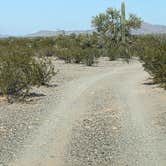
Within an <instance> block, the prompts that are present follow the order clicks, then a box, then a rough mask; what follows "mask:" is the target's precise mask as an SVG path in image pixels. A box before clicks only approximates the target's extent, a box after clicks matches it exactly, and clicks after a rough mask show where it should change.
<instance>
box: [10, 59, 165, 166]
mask: <svg viewBox="0 0 166 166" xmlns="http://www.w3.org/2000/svg"><path fill="white" fill-rule="evenodd" d="M103 73H104V74H103ZM148 77H149V75H148V74H147V73H146V72H144V71H143V68H142V66H141V64H140V63H138V62H135V61H134V62H132V63H130V64H129V65H123V64H122V65H121V67H118V68H115V69H114V70H110V69H109V68H106V69H102V71H101V72H96V73H95V74H94V75H93V76H92V75H91V76H87V77H82V78H80V79H77V80H73V81H71V82H69V84H68V86H67V87H66V89H65V98H64V99H63V101H62V102H61V103H60V104H59V105H58V106H56V107H54V104H53V103H52V105H50V107H49V109H52V111H51V112H52V113H51V114H50V115H48V117H47V119H46V121H45V122H44V123H43V125H42V126H41V127H40V129H39V130H38V131H37V132H36V133H35V134H34V135H33V136H32V137H31V138H30V139H29V140H27V142H26V143H25V145H26V146H25V149H23V151H22V152H20V154H19V155H18V156H17V158H16V160H15V161H12V162H11V164H10V165H11V166H19V165H20V166H29V165H31V166H37V165H40V166H88V165H89V166H108V165H110V166H111V165H113V166H124V165H128V166H133V165H134V166H149V165H150V166H165V165H166V150H165V149H166V140H165V138H166V132H165V131H166V126H165V123H163V121H162V123H161V119H162V118H163V115H164V116H165V108H166V104H165V100H164V99H165V97H166V93H165V92H164V91H163V90H161V89H158V88H156V87H152V86H147V85H144V83H145V82H146V81H147V78H148Z"/></svg>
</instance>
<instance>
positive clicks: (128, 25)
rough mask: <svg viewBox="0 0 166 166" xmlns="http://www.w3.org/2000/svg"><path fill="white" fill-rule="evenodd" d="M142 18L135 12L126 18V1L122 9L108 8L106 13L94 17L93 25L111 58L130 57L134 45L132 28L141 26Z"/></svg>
mask: <svg viewBox="0 0 166 166" xmlns="http://www.w3.org/2000/svg"><path fill="white" fill-rule="evenodd" d="M141 23H142V20H141V18H139V17H137V16H136V15H134V14H129V17H128V18H126V12H125V3H124V2H122V4H121V11H119V10H117V9H114V8H108V9H107V10H106V12H105V13H100V14H99V15H97V16H95V17H93V19H92V26H93V27H94V28H95V29H96V30H97V32H98V34H99V35H100V37H101V38H102V44H103V49H104V51H105V50H107V51H105V52H106V54H107V55H109V57H110V60H114V59H115V58H116V57H123V58H127V59H128V58H129V57H130V53H131V47H132V34H131V32H132V29H138V28H140V27H141Z"/></svg>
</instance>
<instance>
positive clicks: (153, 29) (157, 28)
mask: <svg viewBox="0 0 166 166" xmlns="http://www.w3.org/2000/svg"><path fill="white" fill-rule="evenodd" d="M93 32H94V30H73V31H64V30H55V31H49V30H43V31H38V32H35V33H32V34H28V35H25V36H23V37H51V36H56V35H58V34H67V35H68V34H72V33H75V34H91V33H93ZM132 33H133V34H136V35H143V34H164V33H165V34H166V26H165V25H154V24H150V23H145V22H144V23H143V24H142V26H141V28H140V29H138V30H132ZM7 37H9V35H0V38H7Z"/></svg>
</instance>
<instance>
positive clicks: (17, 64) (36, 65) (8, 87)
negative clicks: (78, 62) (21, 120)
mask: <svg viewBox="0 0 166 166" xmlns="http://www.w3.org/2000/svg"><path fill="white" fill-rule="evenodd" d="M52 75H54V69H53V66H51V63H50V61H48V60H46V59H43V58H41V59H38V58H34V57H32V56H30V55H28V54H27V53H25V52H20V50H18V51H12V52H10V53H8V52H6V54H3V55H2V54H1V55H0V92H1V94H2V95H6V96H7V97H8V99H9V97H14V98H20V99H23V98H24V97H25V96H26V95H28V93H29V90H30V88H31V87H32V86H34V85H37V86H40V85H44V84H46V83H48V82H49V80H50V79H51V77H52Z"/></svg>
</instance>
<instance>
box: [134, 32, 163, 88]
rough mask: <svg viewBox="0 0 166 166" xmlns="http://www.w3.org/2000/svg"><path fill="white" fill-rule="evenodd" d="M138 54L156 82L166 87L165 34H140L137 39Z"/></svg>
mask: <svg viewBox="0 0 166 166" xmlns="http://www.w3.org/2000/svg"><path fill="white" fill-rule="evenodd" d="M136 50H137V56H138V57H140V60H141V62H143V66H144V68H145V70H146V71H147V72H149V74H150V75H151V76H152V78H153V81H154V83H158V84H160V85H161V86H162V87H164V88H166V37H165V36H164V35H160V36H158V35H147V36H140V37H138V39H137V49H136Z"/></svg>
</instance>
